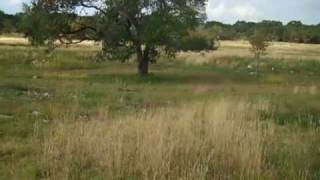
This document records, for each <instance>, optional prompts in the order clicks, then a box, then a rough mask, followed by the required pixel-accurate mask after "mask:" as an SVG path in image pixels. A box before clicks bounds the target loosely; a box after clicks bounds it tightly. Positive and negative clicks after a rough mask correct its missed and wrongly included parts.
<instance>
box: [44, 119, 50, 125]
mask: <svg viewBox="0 0 320 180" xmlns="http://www.w3.org/2000/svg"><path fill="white" fill-rule="evenodd" d="M42 122H43V123H45V124H48V123H49V122H50V121H49V120H48V119H43V120H42Z"/></svg>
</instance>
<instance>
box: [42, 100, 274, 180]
mask: <svg viewBox="0 0 320 180" xmlns="http://www.w3.org/2000/svg"><path fill="white" fill-rule="evenodd" d="M258 109H259V110H267V109H268V105H267V104H266V103H257V104H251V103H248V102H246V101H228V100H220V101H218V102H209V103H198V104H193V105H190V106H182V107H179V108H173V109H160V110H155V111H153V112H142V113H138V114H136V115H133V116H127V117H125V118H122V119H118V120H107V119H105V120H99V121H87V122H77V123H72V124H68V125H66V124H65V123H57V124H56V126H55V128H53V130H52V131H51V133H50V136H49V137H48V138H47V139H46V140H45V142H44V144H43V154H42V157H41V161H42V164H43V167H45V169H46V171H45V173H46V176H47V177H49V178H50V179H81V178H85V177H90V178H92V177H94V176H95V175H99V176H100V177H103V178H106V179H128V178H129V179H130V178H131V179H135V178H136V179H220V178H229V177H239V178H251V179H254V178H256V177H259V175H260V173H261V170H262V166H263V161H264V160H263V156H264V144H265V141H266V139H267V136H269V135H270V133H272V128H270V127H269V128H266V127H267V126H265V125H264V126H262V123H259V122H258V121H259V115H258V113H257V111H258ZM99 119H100V118H99Z"/></svg>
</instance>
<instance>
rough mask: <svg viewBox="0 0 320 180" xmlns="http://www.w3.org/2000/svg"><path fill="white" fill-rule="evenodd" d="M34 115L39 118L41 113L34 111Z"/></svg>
mask: <svg viewBox="0 0 320 180" xmlns="http://www.w3.org/2000/svg"><path fill="white" fill-rule="evenodd" d="M32 115H34V116H39V115H40V112H39V111H32Z"/></svg>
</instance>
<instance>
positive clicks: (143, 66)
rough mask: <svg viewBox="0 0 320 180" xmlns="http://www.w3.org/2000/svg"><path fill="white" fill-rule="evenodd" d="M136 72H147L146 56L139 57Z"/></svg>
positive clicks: (147, 60) (144, 74) (147, 62)
mask: <svg viewBox="0 0 320 180" xmlns="http://www.w3.org/2000/svg"><path fill="white" fill-rule="evenodd" d="M138 61H139V62H138V63H139V65H138V72H139V74H140V75H141V76H146V75H148V74H149V59H148V58H147V57H139V59H138Z"/></svg>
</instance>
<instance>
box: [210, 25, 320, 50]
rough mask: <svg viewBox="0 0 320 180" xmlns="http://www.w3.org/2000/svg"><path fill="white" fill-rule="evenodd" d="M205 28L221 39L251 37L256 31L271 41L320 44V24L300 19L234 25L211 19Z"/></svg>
mask: <svg viewBox="0 0 320 180" xmlns="http://www.w3.org/2000/svg"><path fill="white" fill-rule="evenodd" d="M205 29H207V30H210V31H212V32H213V33H215V34H216V36H217V37H218V38H219V39H221V40H239V39H249V38H250V37H251V36H252V35H253V34H254V33H255V32H256V31H259V32H260V33H263V34H264V35H265V36H266V37H267V39H268V40H269V41H280V42H295V43H310V44H320V24H318V25H305V24H303V23H302V22H300V21H291V22H289V23H288V24H285V25H284V24H283V23H282V22H279V21H267V20H264V21H261V22H258V23H255V22H246V21H238V22H236V23H235V24H233V25H229V24H223V23H221V22H216V21H211V22H207V23H206V24H205Z"/></svg>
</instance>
